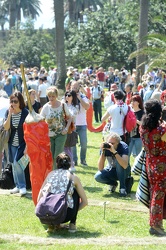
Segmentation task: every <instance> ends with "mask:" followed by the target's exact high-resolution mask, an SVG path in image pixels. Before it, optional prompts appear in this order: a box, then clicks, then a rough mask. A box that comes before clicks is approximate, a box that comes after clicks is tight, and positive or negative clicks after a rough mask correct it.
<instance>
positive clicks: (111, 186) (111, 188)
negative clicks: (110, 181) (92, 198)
mask: <svg viewBox="0 0 166 250" xmlns="http://www.w3.org/2000/svg"><path fill="white" fill-rule="evenodd" d="M117 186H118V183H117V182H116V185H110V188H109V191H110V192H111V193H114V192H115V190H116V188H117Z"/></svg>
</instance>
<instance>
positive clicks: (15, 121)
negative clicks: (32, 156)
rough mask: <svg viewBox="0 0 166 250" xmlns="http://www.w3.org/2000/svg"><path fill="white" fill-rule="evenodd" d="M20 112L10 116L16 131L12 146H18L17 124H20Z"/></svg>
mask: <svg viewBox="0 0 166 250" xmlns="http://www.w3.org/2000/svg"><path fill="white" fill-rule="evenodd" d="M20 118H21V112H20V113H18V114H12V125H13V127H14V128H15V129H16V133H15V135H14V138H13V142H12V146H15V147H18V146H19V138H18V124H19V122H20Z"/></svg>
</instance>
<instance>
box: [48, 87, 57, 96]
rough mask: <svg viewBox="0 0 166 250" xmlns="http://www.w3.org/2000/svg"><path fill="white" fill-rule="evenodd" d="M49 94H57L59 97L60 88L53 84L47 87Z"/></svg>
mask: <svg viewBox="0 0 166 250" xmlns="http://www.w3.org/2000/svg"><path fill="white" fill-rule="evenodd" d="M46 93H47V96H49V95H55V96H56V97H58V89H57V88H56V87H55V86H51V87H49V88H48V89H47V91H46Z"/></svg>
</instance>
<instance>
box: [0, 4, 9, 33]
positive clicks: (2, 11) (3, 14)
mask: <svg viewBox="0 0 166 250" xmlns="http://www.w3.org/2000/svg"><path fill="white" fill-rule="evenodd" d="M7 14H8V10H7V8H6V7H5V6H4V5H3V4H2V3H1V2H0V26H1V29H2V31H4V25H5V23H6V22H8V21H9V20H8V18H7Z"/></svg>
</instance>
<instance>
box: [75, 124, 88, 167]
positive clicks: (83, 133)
mask: <svg viewBox="0 0 166 250" xmlns="http://www.w3.org/2000/svg"><path fill="white" fill-rule="evenodd" d="M76 132H77V133H78V137H79V140H80V147H81V149H80V160H81V162H83V161H86V150H87V126H86V125H82V126H76ZM72 150H73V160H74V162H77V161H78V157H77V147H76V146H75V147H72Z"/></svg>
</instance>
